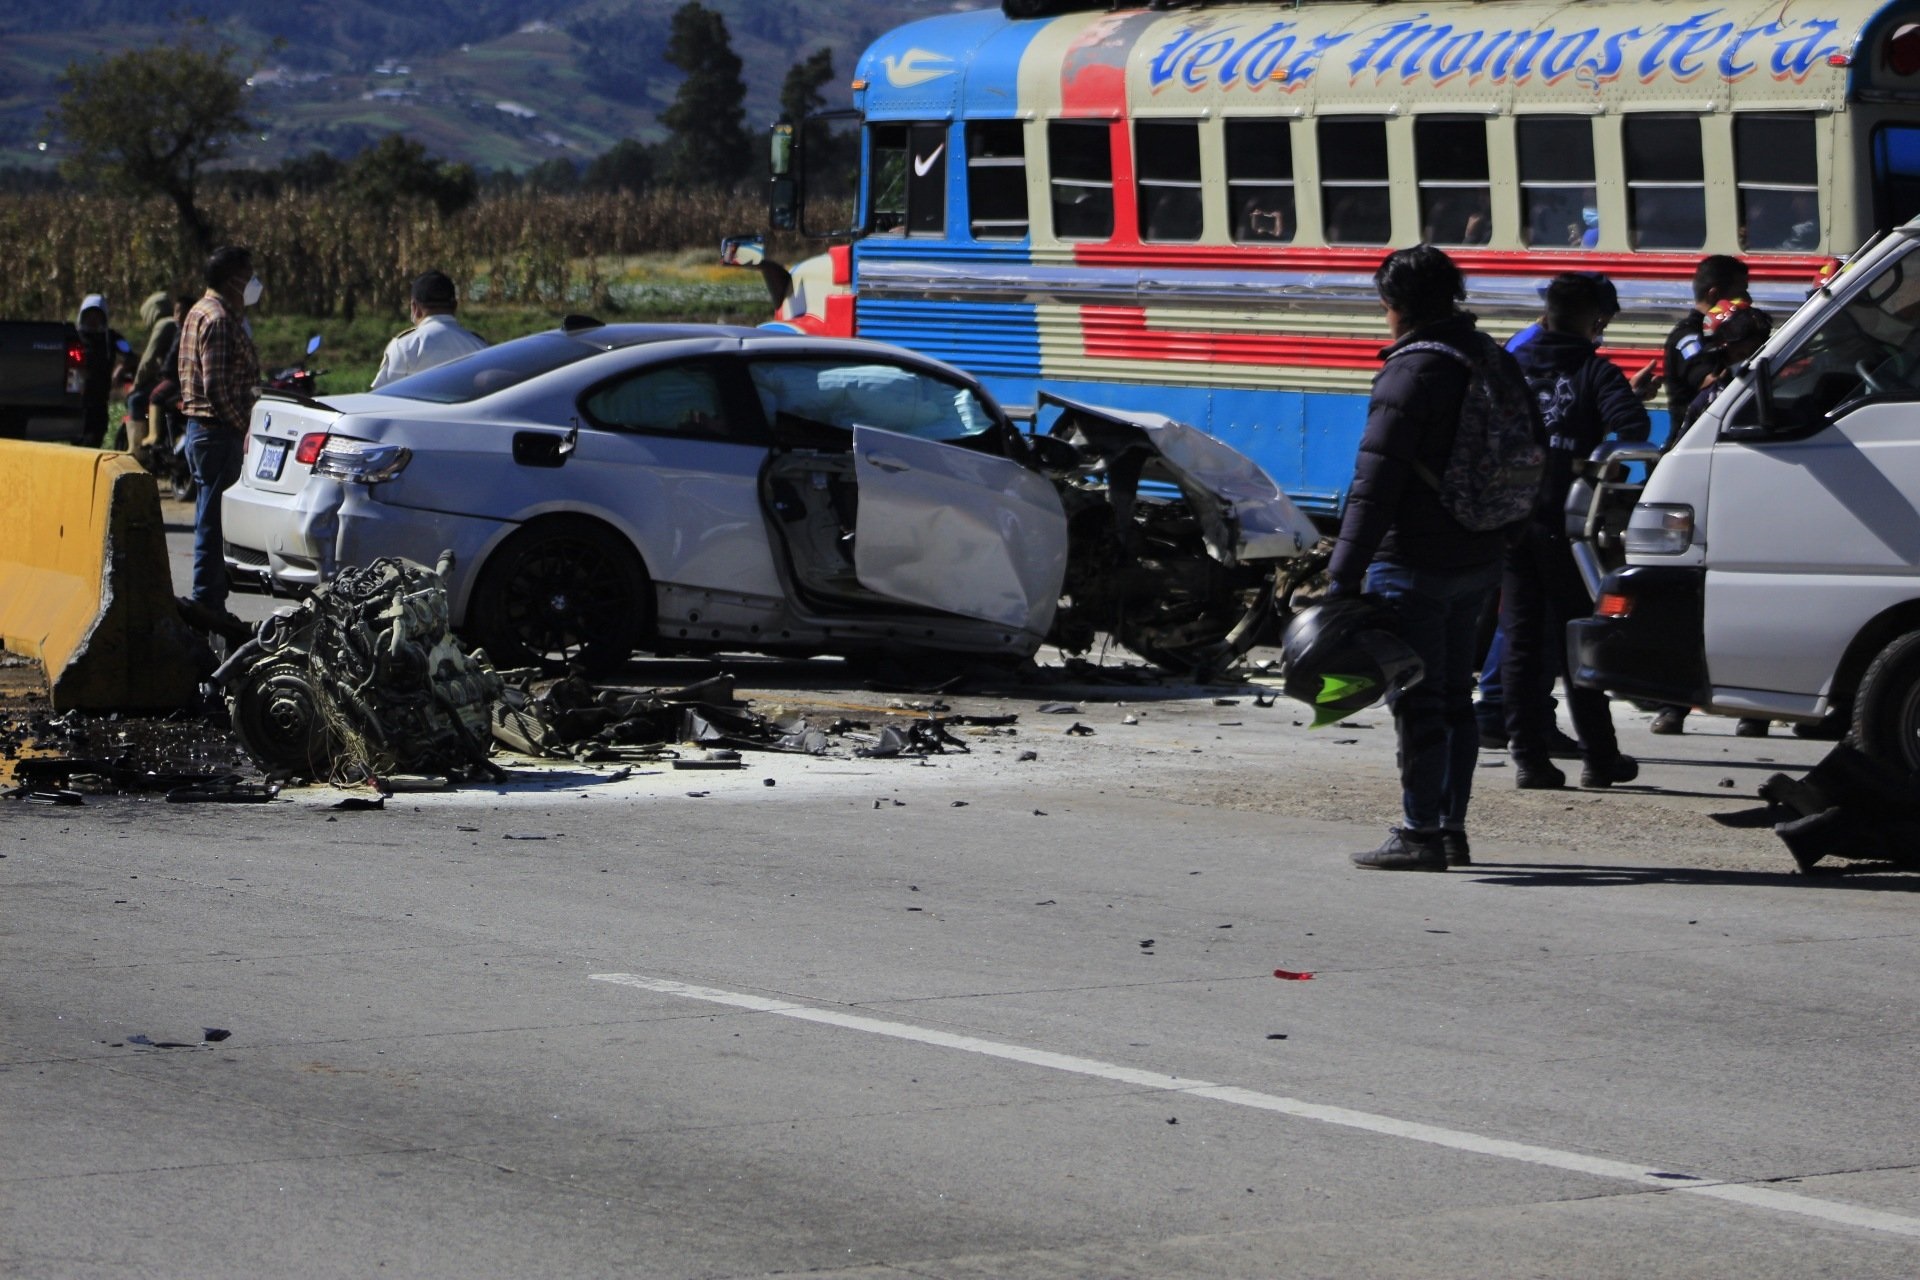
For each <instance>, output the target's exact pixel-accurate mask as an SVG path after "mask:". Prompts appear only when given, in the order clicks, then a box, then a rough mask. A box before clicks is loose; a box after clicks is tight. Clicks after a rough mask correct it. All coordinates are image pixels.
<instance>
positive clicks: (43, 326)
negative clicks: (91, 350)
mask: <svg viewBox="0 0 1920 1280" xmlns="http://www.w3.org/2000/svg"><path fill="white" fill-rule="evenodd" d="M83 360H84V352H83V350H82V348H81V346H80V334H79V331H78V330H76V329H75V328H74V327H73V326H72V325H71V324H66V323H63V322H61V321H40V320H0V438H4V439H15V440H18V439H24V438H26V437H27V436H28V435H29V434H31V435H32V436H33V437H34V438H37V439H46V440H62V441H71V440H74V439H77V438H78V437H79V434H80V420H81V410H80V398H81V393H82V391H83V390H84V389H85V386H86V370H85V368H84V367H83Z"/></svg>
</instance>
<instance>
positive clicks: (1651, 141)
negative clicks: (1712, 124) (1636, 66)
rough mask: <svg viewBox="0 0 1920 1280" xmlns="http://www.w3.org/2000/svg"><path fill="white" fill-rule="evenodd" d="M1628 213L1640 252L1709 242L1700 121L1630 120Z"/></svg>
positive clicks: (1680, 118) (1687, 118)
mask: <svg viewBox="0 0 1920 1280" xmlns="http://www.w3.org/2000/svg"><path fill="white" fill-rule="evenodd" d="M1625 124H1626V151H1627V211H1628V217H1629V219H1630V220H1631V222H1632V224H1633V246H1634V248H1636V249H1698V248H1699V247H1700V246H1701V245H1703V244H1705V243H1706V242H1707V170H1706V161H1705V159H1704V157H1703V156H1702V154H1701V150H1700V119H1699V117H1698V116H1651V115H1648V116H1639V115H1635V116H1628V117H1627V118H1626V120H1625Z"/></svg>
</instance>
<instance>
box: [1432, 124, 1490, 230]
mask: <svg viewBox="0 0 1920 1280" xmlns="http://www.w3.org/2000/svg"><path fill="white" fill-rule="evenodd" d="M1413 161H1414V169H1415V170H1416V172H1417V175H1418V176H1417V178H1416V181H1417V182H1418V183H1419V187H1420V238H1421V239H1422V240H1424V241H1426V242H1427V243H1428V244H1447V245H1455V244H1465V245H1472V244H1485V243H1486V242H1487V241H1488V240H1490V239H1492V238H1493V198H1492V194H1491V187H1490V184H1489V182H1488V179H1487V122H1486V119H1485V118H1484V117H1473V118H1468V119H1452V118H1449V117H1446V116H1423V117H1421V118H1420V119H1418V120H1415V121H1414V122H1413Z"/></svg>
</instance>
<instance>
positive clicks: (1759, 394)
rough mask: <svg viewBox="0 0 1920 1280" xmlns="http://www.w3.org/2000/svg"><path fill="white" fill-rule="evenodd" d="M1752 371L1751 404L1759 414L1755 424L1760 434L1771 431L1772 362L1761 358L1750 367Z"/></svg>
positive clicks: (1772, 416)
mask: <svg viewBox="0 0 1920 1280" xmlns="http://www.w3.org/2000/svg"><path fill="white" fill-rule="evenodd" d="M1748 367H1749V368H1750V369H1751V370H1752V371H1753V404H1754V411H1755V412H1756V413H1757V414H1759V419H1760V420H1759V423H1758V424H1757V425H1758V426H1759V428H1760V430H1761V432H1762V433H1766V432H1771V431H1772V430H1773V423H1774V413H1773V361H1771V360H1769V359H1767V358H1766V357H1765V356H1762V357H1761V358H1760V359H1758V360H1755V361H1754V362H1753V363H1752V364H1751V365H1750V366H1748Z"/></svg>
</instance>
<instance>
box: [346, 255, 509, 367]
mask: <svg viewBox="0 0 1920 1280" xmlns="http://www.w3.org/2000/svg"><path fill="white" fill-rule="evenodd" d="M459 305H460V297H459V294H458V292H457V291H456V290H455V289H454V287H453V280H452V278H451V277H449V276H448V275H447V273H446V272H444V271H429V272H427V273H426V274H424V275H422V276H420V277H419V278H418V279H416V280H415V281H414V282H413V301H412V304H411V309H412V312H413V328H411V329H408V330H407V331H406V332H405V333H402V334H401V335H399V336H398V337H396V338H395V339H394V340H393V341H392V342H389V343H388V344H387V350H386V354H385V355H383V356H381V357H380V372H378V373H376V374H374V375H373V389H374V390H375V391H378V390H379V389H380V388H381V387H384V386H386V385H387V384H388V383H389V382H394V381H397V380H399V379H401V378H404V377H406V376H408V375H409V374H414V373H419V372H420V371H421V370H422V369H431V368H433V366H435V365H437V364H445V363H446V362H447V361H449V360H457V359H459V358H460V357H461V356H464V355H469V354H471V353H472V352H475V351H478V350H480V349H481V348H482V347H484V346H486V345H487V340H486V339H485V338H482V337H481V336H480V335H479V334H477V333H474V332H472V331H470V330H468V329H465V328H463V327H462V326H461V324H460V322H459V321H458V320H456V319H454V318H453V313H454V311H455V310H456V309H457V308H458V307H459Z"/></svg>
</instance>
